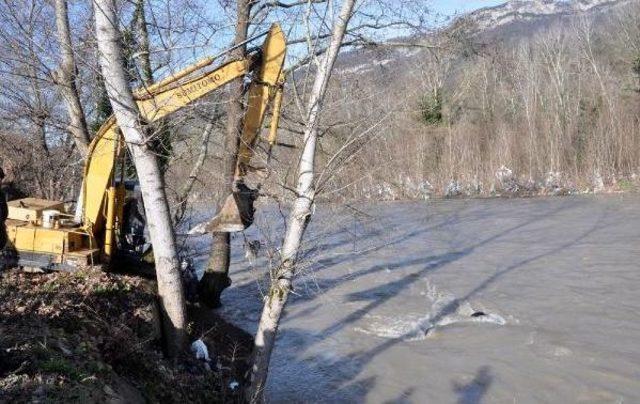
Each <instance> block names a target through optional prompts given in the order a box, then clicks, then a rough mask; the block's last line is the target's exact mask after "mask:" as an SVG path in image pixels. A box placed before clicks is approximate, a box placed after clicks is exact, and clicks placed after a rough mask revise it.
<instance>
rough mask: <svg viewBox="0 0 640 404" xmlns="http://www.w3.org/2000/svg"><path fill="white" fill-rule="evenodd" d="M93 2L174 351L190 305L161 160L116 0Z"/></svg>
mask: <svg viewBox="0 0 640 404" xmlns="http://www.w3.org/2000/svg"><path fill="white" fill-rule="evenodd" d="M94 5H95V18H96V38H97V40H98V50H99V53H100V55H99V56H100V66H101V68H102V75H103V76H104V81H105V85H106V89H107V93H108V95H109V99H110V101H111V105H112V107H113V112H114V115H115V117H116V120H117V122H118V126H119V127H120V129H121V130H122V133H123V135H124V138H125V140H126V142H127V144H128V145H129V148H130V150H131V154H132V156H133V161H134V164H135V166H136V170H137V172H138V178H139V180H140V188H141V190H142V197H143V199H144V205H145V213H146V215H147V218H148V225H149V234H150V235H151V242H152V244H153V249H154V256H155V264H156V276H157V279H158V295H159V297H160V303H161V306H162V308H163V320H164V321H163V325H164V330H165V337H166V338H167V353H168V354H169V356H175V355H177V354H178V353H179V352H180V351H181V350H182V348H183V347H184V346H185V343H186V329H185V327H186V310H185V298H184V291H183V285H182V279H181V276H180V269H179V262H178V256H177V252H176V251H177V248H176V242H175V234H174V232H173V227H172V223H171V212H170V210H169V204H168V202H167V197H166V194H165V189H164V183H163V179H162V174H161V172H160V167H159V165H158V160H157V158H156V156H155V154H154V153H153V151H152V150H151V149H150V148H149V145H148V144H147V139H146V137H145V134H144V129H143V127H142V125H141V122H140V120H139V116H140V113H139V111H138V108H137V105H136V103H135V101H134V99H133V94H132V92H131V88H130V87H129V82H128V80H127V77H126V73H125V71H124V69H123V66H124V63H123V54H122V42H121V38H120V31H119V29H118V26H117V24H118V18H117V16H116V12H115V1H114V0H94Z"/></svg>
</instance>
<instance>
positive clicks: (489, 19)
mask: <svg viewBox="0 0 640 404" xmlns="http://www.w3.org/2000/svg"><path fill="white" fill-rule="evenodd" d="M632 1H635V0H569V1H560V0H512V1H508V2H506V3H504V4H500V5H498V6H493V7H486V8H482V9H479V10H476V11H474V12H471V13H469V14H468V15H466V16H465V17H463V18H467V19H469V20H471V21H472V22H473V23H474V24H476V26H477V28H478V29H479V30H492V29H496V28H498V27H501V26H504V25H507V24H512V23H517V22H533V21H536V20H543V19H548V18H550V17H561V16H573V15H578V14H581V13H587V14H592V13H596V12H602V11H608V10H610V9H612V8H615V7H618V6H621V5H623V4H629V3H631V2H632Z"/></svg>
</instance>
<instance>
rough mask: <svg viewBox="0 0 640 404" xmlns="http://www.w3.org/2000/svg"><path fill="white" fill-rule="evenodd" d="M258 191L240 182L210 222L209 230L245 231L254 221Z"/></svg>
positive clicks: (215, 231)
mask: <svg viewBox="0 0 640 404" xmlns="http://www.w3.org/2000/svg"><path fill="white" fill-rule="evenodd" d="M257 198H258V191H256V190H253V189H251V188H249V187H247V186H246V185H244V184H242V183H240V184H238V186H237V191H236V192H234V193H233V194H231V195H229V196H228V197H227V199H226V200H225V201H224V205H222V209H220V212H219V213H218V214H217V215H216V216H215V217H214V218H213V219H212V220H211V221H210V222H209V224H208V225H207V227H206V231H207V232H212V233H234V232H238V231H243V230H244V229H246V228H247V227H249V226H251V224H252V223H253V216H254V214H255V208H254V207H253V203H254V202H255V200H256V199H257Z"/></svg>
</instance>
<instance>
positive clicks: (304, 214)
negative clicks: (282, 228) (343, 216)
mask: <svg viewBox="0 0 640 404" xmlns="http://www.w3.org/2000/svg"><path fill="white" fill-rule="evenodd" d="M355 3H356V0H344V1H343V3H342V8H341V10H340V14H339V15H338V19H337V20H336V22H335V24H334V26H333V30H332V34H331V41H330V45H329V49H328V51H327V52H326V53H325V54H324V56H323V58H322V60H321V62H320V64H319V65H318V69H317V71H316V75H315V78H314V84H313V89H312V92H311V94H310V98H309V102H308V104H307V119H306V124H305V130H304V148H303V151H302V156H301V158H300V161H299V163H298V183H297V187H296V192H297V197H296V200H295V203H294V206H293V210H292V211H291V214H290V216H289V226H288V227H287V231H286V233H285V238H284V243H283V246H282V262H281V264H280V267H279V268H278V271H277V274H276V276H275V278H274V279H272V280H271V288H270V291H269V296H267V298H266V300H265V305H264V308H263V310H262V316H261V318H260V324H259V325H258V331H257V333H256V338H255V345H254V358H253V368H252V372H251V385H250V386H249V390H248V399H249V400H250V401H251V402H262V401H263V393H264V387H265V385H266V381H267V374H268V371H269V361H270V359H271V352H272V351H273V346H274V343H275V339H276V334H277V332H278V326H279V324H280V318H281V316H282V312H283V310H284V307H285V305H286V303H287V300H288V298H289V292H290V291H291V286H292V282H293V278H294V275H295V272H296V261H297V256H298V252H299V251H300V245H301V243H302V238H303V237H304V233H305V231H306V229H307V225H308V224H309V221H310V220H311V213H312V212H311V209H312V206H313V203H314V200H315V181H314V179H315V157H316V143H317V138H318V131H317V128H318V122H319V119H320V113H321V112H322V106H323V102H324V98H325V94H326V92H327V86H328V84H329V79H330V78H331V72H332V70H333V67H334V65H335V62H336V58H337V57H338V53H339V52H340V47H341V45H342V42H343V40H344V34H345V31H346V29H347V26H348V24H349V20H350V19H351V16H352V15H353V9H354V6H355Z"/></svg>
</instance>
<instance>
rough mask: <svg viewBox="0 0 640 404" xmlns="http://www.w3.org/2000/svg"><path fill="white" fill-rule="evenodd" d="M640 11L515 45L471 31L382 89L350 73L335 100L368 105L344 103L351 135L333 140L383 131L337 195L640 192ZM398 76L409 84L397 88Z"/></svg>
mask: <svg viewBox="0 0 640 404" xmlns="http://www.w3.org/2000/svg"><path fill="white" fill-rule="evenodd" d="M636 8H637V5H634V4H632V5H629V6H627V8H625V9H624V11H622V10H619V11H618V12H617V13H614V14H613V15H607V16H606V17H600V18H598V19H597V20H594V19H587V18H572V19H568V20H564V21H562V22H556V23H554V24H553V25H552V26H551V27H549V29H544V30H536V29H532V30H531V32H530V34H521V33H520V34H517V35H514V36H513V37H509V34H505V35H506V36H504V37H495V36H489V35H487V36H483V35H474V34H473V32H474V30H473V25H472V24H471V25H470V26H465V24H461V25H460V26H459V27H455V28H452V29H451V31H445V32H442V33H439V34H438V35H436V36H435V37H432V38H431V41H429V42H428V43H429V44H430V45H434V46H435V47H433V48H431V49H428V50H423V51H420V52H419V53H417V54H415V55H413V56H412V57H411V58H409V59H408V60H407V61H403V62H397V63H396V64H395V65H392V67H387V66H385V67H379V68H376V67H372V68H371V69H370V70H369V71H368V72H367V73H366V74H367V75H372V76H373V77H374V79H373V80H370V79H369V80H363V79H361V78H359V77H358V75H357V73H349V72H345V73H344V74H342V75H340V77H339V78H338V79H337V80H339V82H340V84H339V85H337V88H336V90H335V91H334V92H333V97H335V98H334V99H336V100H342V99H344V98H345V95H346V94H348V93H355V94H358V97H359V99H360V100H363V101H361V102H360V103H358V104H359V105H357V104H356V105H354V104H349V106H350V107H349V108H347V109H345V108H342V106H341V104H339V103H336V107H335V115H339V116H340V118H338V121H339V122H349V124H348V125H350V126H347V128H346V129H345V128H342V127H340V126H336V127H335V129H334V130H333V132H335V133H336V136H338V137H339V139H342V136H344V135H343V133H352V128H354V127H357V125H358V123H359V122H361V121H360V120H363V121H365V122H366V123H361V124H359V125H360V127H361V128H363V129H362V132H365V131H366V130H367V129H368V127H369V126H373V125H375V129H372V130H371V131H369V133H367V134H366V135H365V136H366V137H367V140H366V141H364V143H366V144H367V146H366V148H365V150H363V151H361V152H360V153H358V155H357V156H353V157H352V158H350V159H349V161H348V164H347V167H348V168H343V169H342V170H343V171H349V174H344V175H341V176H340V177H339V178H337V179H335V183H334V184H332V186H331V189H332V190H334V192H337V193H340V194H343V195H344V196H345V197H346V198H352V197H355V198H356V199H358V198H365V199H373V200H375V199H388V200H392V199H407V198H409V199H413V198H418V199H421V198H429V197H434V196H441V195H446V196H460V195H467V196H473V195H480V196H482V195H496V194H497V195H515V194H525V195H535V194H555V193H570V192H585V191H596V192H602V191H605V190H631V189H635V187H636V185H637V176H638V175H639V174H638V170H639V168H638V163H637V162H638V158H639V157H640V156H639V155H638V152H639V147H640V145H639V143H638V139H639V138H638V130H639V126H638V119H637V111H638V88H639V87H638V86H639V84H638V83H639V76H638V68H637V58H638V48H637V44H638V39H639V35H640V31H638V24H637V11H634V10H636ZM603 27H611V28H612V29H603ZM614 28H615V29H614ZM505 38H506V40H505ZM391 77H394V78H400V80H401V81H402V83H403V84H402V85H399V86H396V85H395V82H394V85H393V87H389V86H387V85H386V84H385V83H386V82H388V80H389V78H391ZM407 90H408V91H407ZM342 113H345V114H346V115H342ZM382 116H388V119H386V120H384V121H378V119H379V118H380V117H382ZM354 141H355V142H356V143H357V141H356V140H355V139H354ZM361 143H362V142H361ZM338 144H339V145H340V146H341V145H342V143H341V142H338ZM329 153H330V152H329Z"/></svg>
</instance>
